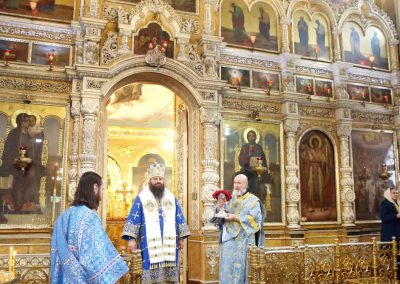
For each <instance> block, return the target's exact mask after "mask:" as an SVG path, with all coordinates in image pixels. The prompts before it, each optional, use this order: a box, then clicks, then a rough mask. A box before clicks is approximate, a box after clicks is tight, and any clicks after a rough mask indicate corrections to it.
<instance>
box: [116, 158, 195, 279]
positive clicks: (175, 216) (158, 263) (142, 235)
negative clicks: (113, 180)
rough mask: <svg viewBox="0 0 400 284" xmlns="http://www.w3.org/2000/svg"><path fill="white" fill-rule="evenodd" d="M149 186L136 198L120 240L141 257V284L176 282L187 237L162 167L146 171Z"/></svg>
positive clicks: (184, 225) (182, 218) (184, 224)
mask: <svg viewBox="0 0 400 284" xmlns="http://www.w3.org/2000/svg"><path fill="white" fill-rule="evenodd" d="M148 178H149V182H148V185H146V186H145V187H144V189H143V190H142V191H141V192H140V193H139V195H138V196H137V197H136V198H135V201H134V203H133V205H132V209H131V211H130V213H129V215H128V217H127V221H126V223H125V226H124V229H123V232H122V239H124V240H127V241H128V249H129V250H131V251H133V250H136V249H137V248H138V243H139V247H140V249H141V254H142V282H141V283H142V284H148V283H179V259H178V255H179V250H182V249H183V247H184V239H185V238H187V237H188V236H189V235H190V231H189V227H188V225H187V224H186V221H185V217H184V216H183V213H182V210H181V208H180V206H179V203H178V201H177V200H176V198H175V197H174V195H173V194H172V193H171V192H170V191H169V190H168V189H166V188H165V186H164V166H163V165H161V164H158V163H154V164H152V165H150V167H149V169H148Z"/></svg>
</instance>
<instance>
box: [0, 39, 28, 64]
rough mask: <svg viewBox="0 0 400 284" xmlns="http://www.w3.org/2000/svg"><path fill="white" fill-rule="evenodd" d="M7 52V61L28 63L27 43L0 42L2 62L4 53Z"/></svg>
mask: <svg viewBox="0 0 400 284" xmlns="http://www.w3.org/2000/svg"><path fill="white" fill-rule="evenodd" d="M6 50H8V52H9V54H10V53H11V56H9V57H8V58H9V61H21V62H28V52H29V44H28V43H27V42H16V41H9V40H0V56H1V57H0V59H2V60H4V52H5V51H6Z"/></svg>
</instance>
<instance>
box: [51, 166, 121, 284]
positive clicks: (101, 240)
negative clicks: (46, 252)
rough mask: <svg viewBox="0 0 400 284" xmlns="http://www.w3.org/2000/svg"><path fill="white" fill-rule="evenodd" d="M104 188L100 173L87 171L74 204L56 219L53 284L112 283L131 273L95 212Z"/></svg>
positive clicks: (52, 243) (52, 256) (53, 238)
mask: <svg viewBox="0 0 400 284" xmlns="http://www.w3.org/2000/svg"><path fill="white" fill-rule="evenodd" d="M103 189H104V185H103V182H102V179H101V177H100V176H99V175H98V174H96V173H94V172H86V173H84V174H83V175H82V177H81V179H80V181H79V184H78V188H77V190H76V192H75V197H74V201H73V202H72V206H71V207H70V208H68V209H67V210H66V211H65V212H64V213H63V214H62V215H61V216H60V217H59V218H58V219H57V221H56V222H55V224H54V231H53V237H52V240H51V275H50V276H51V283H52V284H64V283H65V284H67V283H68V284H70V283H71V284H72V283H73V284H78V283H79V284H80V283H82V284H83V283H99V284H112V283H115V282H117V281H118V279H120V278H121V277H122V276H123V275H124V274H125V273H127V272H128V266H127V265H126V263H125V261H124V260H123V259H122V258H121V256H120V255H119V254H118V251H117V250H116V249H115V247H114V246H113V244H112V242H111V241H110V239H109V238H108V236H107V234H106V232H105V231H104V228H103V226H102V223H101V220H100V218H99V215H98V214H97V212H96V211H95V210H97V208H98V206H99V204H100V200H101V196H102V193H103Z"/></svg>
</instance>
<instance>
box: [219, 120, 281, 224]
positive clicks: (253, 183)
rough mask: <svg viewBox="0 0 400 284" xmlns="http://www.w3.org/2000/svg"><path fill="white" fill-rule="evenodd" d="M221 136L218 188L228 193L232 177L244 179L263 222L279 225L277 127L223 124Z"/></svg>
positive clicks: (271, 125)
mask: <svg viewBox="0 0 400 284" xmlns="http://www.w3.org/2000/svg"><path fill="white" fill-rule="evenodd" d="M221 133H222V134H223V136H222V139H221V141H225V143H224V145H225V147H224V148H223V153H221V164H222V165H223V167H221V170H222V171H223V173H222V174H221V176H222V177H223V184H222V187H223V188H224V189H227V190H230V191H231V190H232V189H233V178H234V176H235V175H236V174H239V173H241V174H244V175H246V176H247V177H248V179H249V191H250V192H251V193H253V194H254V195H256V196H257V197H258V198H259V199H260V200H261V203H262V204H263V205H264V209H265V212H266V218H265V222H268V223H282V222H283V217H282V216H283V214H284V213H283V208H284V197H283V196H282V189H283V185H282V181H283V177H282V173H283V169H282V167H283V165H282V163H281V157H282V149H281V145H282V142H281V137H282V129H281V124H279V123H276V124H274V123H257V122H247V121H239V120H224V122H223V125H222V131H221ZM257 166H259V167H260V169H261V171H260V172H259V174H260V175H258V173H257V172H256V167H257Z"/></svg>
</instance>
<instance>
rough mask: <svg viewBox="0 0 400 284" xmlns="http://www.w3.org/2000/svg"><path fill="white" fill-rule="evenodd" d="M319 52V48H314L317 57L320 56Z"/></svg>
mask: <svg viewBox="0 0 400 284" xmlns="http://www.w3.org/2000/svg"><path fill="white" fill-rule="evenodd" d="M318 52H319V47H318V46H316V47H314V53H315V55H318Z"/></svg>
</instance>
